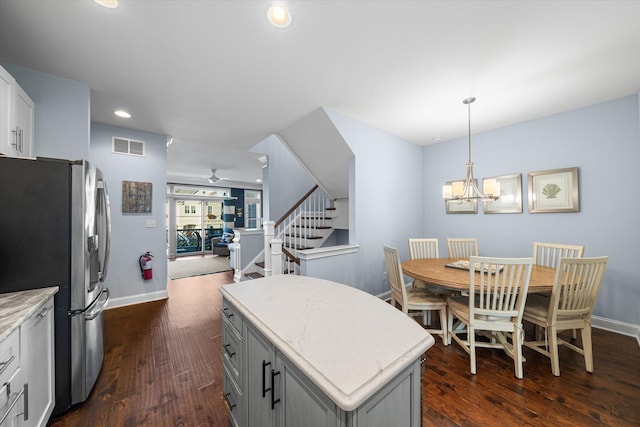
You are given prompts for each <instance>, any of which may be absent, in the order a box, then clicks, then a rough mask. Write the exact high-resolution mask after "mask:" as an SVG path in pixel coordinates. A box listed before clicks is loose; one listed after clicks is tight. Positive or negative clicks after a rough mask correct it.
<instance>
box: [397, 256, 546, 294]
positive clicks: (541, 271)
mask: <svg viewBox="0 0 640 427" xmlns="http://www.w3.org/2000/svg"><path fill="white" fill-rule="evenodd" d="M458 260H460V258H425V259H412V260H409V261H405V262H403V263H402V272H403V273H404V274H406V275H407V276H410V277H412V278H414V279H420V280H422V281H424V282H427V283H430V284H433V285H439V286H442V287H445V288H449V289H455V290H459V291H468V290H469V270H463V269H460V268H452V267H446V266H445V265H446V264H450V263H452V262H454V261H458ZM476 274H479V273H476ZM555 276H556V269H555V268H551V267H543V266H541V265H534V266H533V268H532V269H531V279H530V280H529V292H530V293H535V292H548V291H551V289H552V288H553V281H554V280H555Z"/></svg>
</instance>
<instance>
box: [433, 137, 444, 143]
mask: <svg viewBox="0 0 640 427" xmlns="http://www.w3.org/2000/svg"><path fill="white" fill-rule="evenodd" d="M431 139H432V140H433V142H438V141H440V140H441V139H442V138H440V137H439V136H434V137H433V138H431Z"/></svg>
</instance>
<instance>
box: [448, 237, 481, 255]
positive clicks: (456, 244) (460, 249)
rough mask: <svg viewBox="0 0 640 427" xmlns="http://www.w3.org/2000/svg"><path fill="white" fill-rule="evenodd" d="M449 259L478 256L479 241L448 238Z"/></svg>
mask: <svg viewBox="0 0 640 427" xmlns="http://www.w3.org/2000/svg"><path fill="white" fill-rule="evenodd" d="M447 250H448V251H449V258H469V257H472V256H478V239H475V238H451V237H449V238H447Z"/></svg>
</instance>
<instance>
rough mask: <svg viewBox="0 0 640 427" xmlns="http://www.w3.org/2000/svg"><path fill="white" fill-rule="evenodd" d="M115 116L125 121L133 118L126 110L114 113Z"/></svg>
mask: <svg viewBox="0 0 640 427" xmlns="http://www.w3.org/2000/svg"><path fill="white" fill-rule="evenodd" d="M113 114H115V115H116V116H118V117H122V118H123V119H130V118H131V114H129V113H127V112H126V111H124V110H116V111H114V112H113Z"/></svg>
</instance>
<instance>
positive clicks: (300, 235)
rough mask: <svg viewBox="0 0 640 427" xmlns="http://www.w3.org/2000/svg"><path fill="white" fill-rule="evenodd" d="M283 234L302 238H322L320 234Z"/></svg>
mask: <svg viewBox="0 0 640 427" xmlns="http://www.w3.org/2000/svg"><path fill="white" fill-rule="evenodd" d="M285 236H289V237H297V238H302V239H309V240H313V239H322V236H303V235H302V234H289V233H287V234H285Z"/></svg>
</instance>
